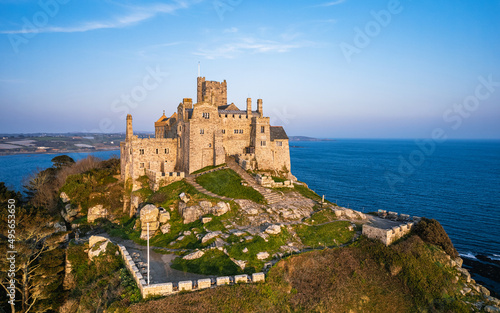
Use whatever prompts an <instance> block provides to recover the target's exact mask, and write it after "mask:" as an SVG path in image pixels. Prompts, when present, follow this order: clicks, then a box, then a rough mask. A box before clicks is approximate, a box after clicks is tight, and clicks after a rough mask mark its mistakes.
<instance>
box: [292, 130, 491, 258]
mask: <svg viewBox="0 0 500 313" xmlns="http://www.w3.org/2000/svg"><path fill="white" fill-rule="evenodd" d="M290 145H291V148H290V154H291V160H292V173H293V174H294V175H295V176H297V178H298V179H299V180H301V181H304V182H305V183H307V184H308V185H309V187H310V188H311V189H313V190H314V191H316V192H317V193H318V194H320V195H325V197H326V198H327V199H328V200H330V201H332V202H336V203H337V204H338V205H341V206H345V207H350V208H352V209H356V210H360V211H364V212H370V211H377V210H378V209H383V210H388V211H394V212H398V213H403V214H410V215H412V216H423V217H427V218H434V219H436V220H438V221H439V222H440V223H441V224H442V225H443V227H444V228H445V230H446V232H447V233H448V234H449V236H450V238H451V239H452V241H453V244H454V245H455V247H456V248H457V250H458V251H459V253H461V254H462V255H464V256H465V255H471V256H472V255H477V254H482V255H487V256H489V257H491V258H492V259H498V260H500V227H499V226H500V142H499V141H458V140H457V141H447V142H444V143H441V144H436V145H435V146H434V149H432V148H433V147H432V146H431V145H427V146H424V147H426V148H424V149H421V148H419V145H417V143H416V142H415V141H411V140H336V141H321V142H304V141H300V142H291V143H290ZM422 150H424V151H422ZM402 160H404V161H402ZM402 164H404V165H402Z"/></svg>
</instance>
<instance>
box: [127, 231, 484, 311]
mask: <svg viewBox="0 0 500 313" xmlns="http://www.w3.org/2000/svg"><path fill="white" fill-rule="evenodd" d="M440 258H444V252H443V251H442V250H440V249H439V250H435V251H434V250H430V249H428V248H427V246H426V244H425V243H424V242H422V240H420V238H418V237H417V236H414V237H412V238H410V239H408V240H406V241H404V242H401V243H399V244H396V245H391V246H390V247H385V246H384V245H383V244H381V243H380V242H378V241H373V240H369V239H366V238H362V239H360V240H359V241H357V242H356V243H355V244H354V245H351V246H349V247H345V248H339V249H325V250H321V251H318V250H316V251H311V252H307V253H303V254H300V255H295V256H292V257H288V258H286V259H283V260H281V261H280V262H278V263H277V264H276V265H275V266H274V267H273V268H272V269H271V270H270V271H269V273H268V275H266V283H264V284H242V285H235V286H228V287H224V288H211V289H207V290H204V291H201V292H196V293H195V292H192V293H186V294H182V295H177V296H175V297H165V298H163V299H160V300H155V301H149V302H146V303H140V304H137V305H134V306H131V307H130V308H129V310H130V311H131V312H166V313H168V312H184V311H193V312H194V311H199V312H201V311H204V312H207V311H210V312H241V313H243V312H349V311H351V312H380V313H382V312H383V313H410V312H455V313H462V312H471V311H472V310H471V309H472V305H471V304H466V303H464V302H463V301H464V300H465V301H469V302H472V303H475V302H477V301H479V300H478V299H471V300H472V301H471V300H469V299H468V298H467V297H462V296H461V295H460V293H459V289H460V288H463V285H462V284H461V283H458V284H453V283H452V282H451V276H450V274H449V273H450V270H451V269H450V268H449V267H448V266H439V265H438V264H436V260H438V259H440ZM395 265H397V266H401V270H400V272H399V273H397V274H396V273H394V272H391V268H392V267H393V266H395Z"/></svg>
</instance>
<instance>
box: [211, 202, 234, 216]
mask: <svg viewBox="0 0 500 313" xmlns="http://www.w3.org/2000/svg"><path fill="white" fill-rule="evenodd" d="M229 210H231V207H230V206H229V204H228V203H226V202H222V201H221V202H219V203H217V205H216V206H214V207H212V208H211V213H212V214H213V215H215V216H221V215H223V214H226V213H227V212H229Z"/></svg>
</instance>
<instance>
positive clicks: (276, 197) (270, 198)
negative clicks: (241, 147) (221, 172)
mask: <svg viewBox="0 0 500 313" xmlns="http://www.w3.org/2000/svg"><path fill="white" fill-rule="evenodd" d="M226 164H227V166H228V167H229V168H230V169H232V170H233V171H235V172H236V173H238V175H240V176H241V178H242V179H243V180H244V181H245V182H246V183H247V184H248V185H249V186H251V187H252V188H253V189H255V190H257V191H258V192H259V193H260V194H261V195H262V196H263V197H264V198H265V199H266V201H267V203H268V204H273V203H276V202H279V201H281V195H280V194H279V193H277V192H272V191H271V190H269V189H267V188H264V187H262V186H260V185H259V184H258V183H257V182H256V181H255V178H253V177H252V176H250V174H248V173H247V172H246V171H245V170H244V169H242V168H241V166H239V165H238V163H236V161H235V160H234V157H226Z"/></svg>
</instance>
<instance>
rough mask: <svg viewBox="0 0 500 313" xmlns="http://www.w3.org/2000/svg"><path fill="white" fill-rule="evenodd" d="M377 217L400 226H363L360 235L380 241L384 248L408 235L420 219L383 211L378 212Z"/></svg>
mask: <svg viewBox="0 0 500 313" xmlns="http://www.w3.org/2000/svg"><path fill="white" fill-rule="evenodd" d="M378 215H379V217H382V218H387V219H389V220H391V221H394V222H396V221H398V222H400V224H399V225H395V226H392V227H387V226H375V225H368V224H363V231H362V234H363V235H365V236H366V237H368V238H371V239H377V240H380V241H381V242H382V243H383V244H384V245H386V246H389V245H391V244H392V243H393V242H395V241H396V240H398V239H399V238H401V237H403V236H405V235H407V234H409V233H410V231H411V229H412V228H413V226H414V225H415V224H416V223H418V222H419V221H420V217H417V216H414V217H410V216H409V215H406V214H398V213H396V212H387V211H385V210H378Z"/></svg>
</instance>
